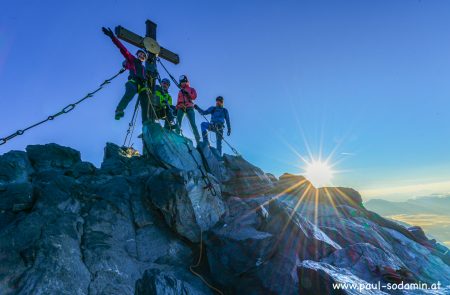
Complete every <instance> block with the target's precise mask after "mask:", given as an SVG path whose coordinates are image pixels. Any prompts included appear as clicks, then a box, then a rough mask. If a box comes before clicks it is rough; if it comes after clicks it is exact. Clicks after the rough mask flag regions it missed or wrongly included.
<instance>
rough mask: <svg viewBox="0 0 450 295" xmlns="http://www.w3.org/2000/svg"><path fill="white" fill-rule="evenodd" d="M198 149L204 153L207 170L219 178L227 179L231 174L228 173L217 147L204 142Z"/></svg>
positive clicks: (221, 179) (220, 179)
mask: <svg viewBox="0 0 450 295" xmlns="http://www.w3.org/2000/svg"><path fill="white" fill-rule="evenodd" d="M198 150H199V151H200V154H201V155H202V158H203V163H205V168H206V170H207V171H208V172H209V173H211V174H212V175H214V176H215V177H216V179H217V180H219V181H221V182H223V181H225V180H226V177H228V176H229V175H227V173H226V168H225V165H224V162H223V161H222V157H221V156H220V155H219V154H218V153H217V151H216V149H214V148H211V147H210V146H209V145H206V144H204V143H203V142H202V143H200V144H199V146H198Z"/></svg>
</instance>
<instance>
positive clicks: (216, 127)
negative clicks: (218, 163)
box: [200, 122, 223, 155]
mask: <svg viewBox="0 0 450 295" xmlns="http://www.w3.org/2000/svg"><path fill="white" fill-rule="evenodd" d="M200 129H201V130H202V137H203V142H209V141H208V131H214V133H216V148H217V151H218V152H219V155H222V138H223V124H214V123H209V122H202V123H201V124H200Z"/></svg>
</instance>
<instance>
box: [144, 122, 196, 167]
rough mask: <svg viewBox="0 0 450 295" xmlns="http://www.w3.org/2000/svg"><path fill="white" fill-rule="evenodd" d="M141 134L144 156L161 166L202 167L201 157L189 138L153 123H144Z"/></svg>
mask: <svg viewBox="0 0 450 295" xmlns="http://www.w3.org/2000/svg"><path fill="white" fill-rule="evenodd" d="M142 134H143V139H144V142H145V150H146V156H148V157H150V158H152V159H153V160H154V161H156V162H158V163H159V164H160V165H161V166H162V167H166V168H178V169H180V170H184V171H190V170H198V166H199V165H200V166H201V167H202V169H204V167H203V162H202V157H201V156H200V153H199V152H198V151H197V149H195V148H194V146H193V144H192V141H191V140H189V139H187V138H185V137H183V136H180V135H178V134H176V133H174V132H173V131H169V130H167V129H165V128H163V127H161V126H160V125H159V124H155V123H147V124H144V126H143V129H142Z"/></svg>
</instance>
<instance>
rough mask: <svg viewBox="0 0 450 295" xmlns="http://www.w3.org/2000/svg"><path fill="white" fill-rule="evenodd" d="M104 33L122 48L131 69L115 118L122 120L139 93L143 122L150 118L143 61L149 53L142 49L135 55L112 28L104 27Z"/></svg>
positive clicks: (125, 64) (126, 63)
mask: <svg viewBox="0 0 450 295" xmlns="http://www.w3.org/2000/svg"><path fill="white" fill-rule="evenodd" d="M102 31H103V33H104V34H105V35H106V36H108V37H110V38H111V40H112V42H113V43H114V44H115V45H116V46H117V47H118V48H119V49H120V53H122V55H123V56H124V57H125V62H124V67H125V69H127V70H128V71H129V76H128V81H127V83H125V94H124V95H123V97H122V99H121V100H120V102H119V104H118V105H117V107H116V114H115V119H116V120H120V118H122V117H123V116H124V115H125V113H124V110H125V108H126V107H127V106H128V104H129V103H130V101H131V100H132V99H133V97H134V96H135V95H136V93H137V94H138V99H139V103H140V105H141V109H142V111H141V113H142V122H145V121H147V120H148V119H149V117H148V115H149V99H148V95H147V90H148V89H147V88H146V72H145V66H144V65H143V63H144V62H145V61H146V60H147V53H146V52H145V51H143V50H141V49H139V50H138V51H137V52H136V57H135V56H133V55H132V54H131V53H130V52H129V51H128V50H127V49H126V48H125V46H123V44H122V43H121V42H120V41H119V39H117V37H116V36H114V33H113V31H112V30H111V29H110V28H105V27H103V28H102Z"/></svg>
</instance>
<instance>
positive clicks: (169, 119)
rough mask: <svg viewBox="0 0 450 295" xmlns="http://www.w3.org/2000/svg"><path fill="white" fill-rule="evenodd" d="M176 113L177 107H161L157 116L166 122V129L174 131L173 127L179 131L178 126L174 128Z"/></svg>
mask: <svg viewBox="0 0 450 295" xmlns="http://www.w3.org/2000/svg"><path fill="white" fill-rule="evenodd" d="M176 111H177V109H176V107H175V106H172V105H166V106H161V107H159V109H158V111H157V114H158V118H160V119H163V120H164V128H167V129H172V127H175V129H176V130H178V128H177V127H178V125H175V126H172V124H173V122H174V121H175V113H176Z"/></svg>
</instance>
